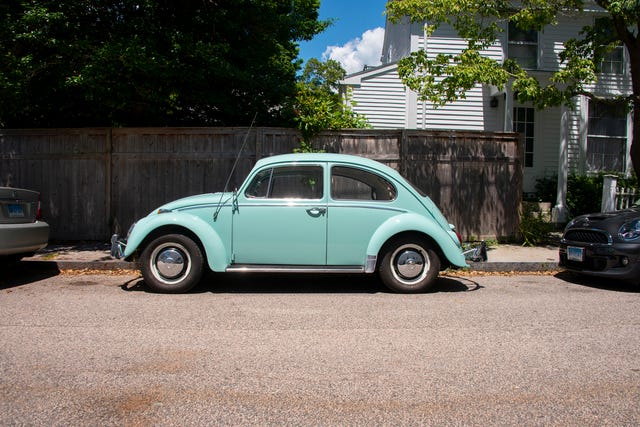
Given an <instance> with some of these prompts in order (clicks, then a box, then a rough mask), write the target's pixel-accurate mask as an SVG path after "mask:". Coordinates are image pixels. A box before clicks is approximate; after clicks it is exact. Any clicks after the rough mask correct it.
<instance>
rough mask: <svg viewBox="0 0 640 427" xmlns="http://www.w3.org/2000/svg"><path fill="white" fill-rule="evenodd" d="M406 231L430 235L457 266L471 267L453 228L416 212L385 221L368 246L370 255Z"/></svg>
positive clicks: (374, 254) (376, 252)
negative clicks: (447, 227) (443, 227)
mask: <svg viewBox="0 0 640 427" xmlns="http://www.w3.org/2000/svg"><path fill="white" fill-rule="evenodd" d="M405 232H418V233H422V234H426V235H428V236H430V237H431V238H432V239H433V240H434V241H435V242H436V244H437V245H438V246H439V247H440V249H441V250H442V253H443V254H444V256H445V257H446V258H447V260H448V261H449V262H450V263H451V264H452V265H454V266H456V267H469V265H467V263H466V261H465V259H464V254H463V253H462V248H460V246H459V245H458V244H457V243H456V242H457V237H456V235H455V233H454V232H453V231H451V230H443V229H442V227H441V226H440V225H439V224H438V223H436V222H435V221H434V220H432V219H430V218H428V217H425V216H422V215H418V214H415V213H406V214H401V215H397V216H394V217H393V218H390V219H388V220H387V221H386V222H384V223H383V224H382V225H381V226H380V227H378V229H377V230H376V232H375V233H374V234H373V236H372V238H371V240H370V241H369V246H368V247H367V255H368V256H377V255H378V254H379V253H380V249H382V246H383V245H384V244H385V243H386V242H387V241H388V240H389V239H390V238H392V237H393V236H395V235H397V234H400V233H405Z"/></svg>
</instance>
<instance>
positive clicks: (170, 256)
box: [150, 242, 191, 285]
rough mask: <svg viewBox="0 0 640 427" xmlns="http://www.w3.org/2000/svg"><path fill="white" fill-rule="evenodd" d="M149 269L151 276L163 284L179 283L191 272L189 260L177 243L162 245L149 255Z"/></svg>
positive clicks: (184, 250)
mask: <svg viewBox="0 0 640 427" xmlns="http://www.w3.org/2000/svg"><path fill="white" fill-rule="evenodd" d="M150 263H151V265H150V267H151V271H152V273H153V275H154V276H155V277H156V279H158V280H159V281H161V282H162V283H164V284H167V285H174V284H176V283H180V282H181V281H182V280H184V278H185V277H187V276H188V275H189V272H190V271H191V258H190V256H189V252H188V251H187V249H186V248H185V247H183V246H182V245H181V244H179V243H171V242H167V243H163V244H161V245H159V246H158V247H156V248H155V249H154V251H153V253H152V254H151V258H150Z"/></svg>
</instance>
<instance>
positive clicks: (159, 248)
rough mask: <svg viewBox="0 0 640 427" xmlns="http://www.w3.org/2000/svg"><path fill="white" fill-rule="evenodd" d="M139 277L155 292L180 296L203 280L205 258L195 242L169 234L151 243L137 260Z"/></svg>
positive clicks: (179, 235)
mask: <svg viewBox="0 0 640 427" xmlns="http://www.w3.org/2000/svg"><path fill="white" fill-rule="evenodd" d="M140 262H141V265H140V270H141V271H142V277H144V281H145V283H146V284H147V286H149V288H150V289H151V290H153V291H156V292H166V293H181V292H187V291H189V290H190V289H191V288H193V287H194V286H195V285H196V284H197V283H198V282H199V281H200V279H201V278H202V272H203V265H204V259H203V256H202V251H201V250H200V247H199V246H198V244H197V243H196V242H194V241H193V240H192V239H190V238H189V237H187V236H184V235H182V234H168V235H166V236H161V237H158V238H157V239H155V240H154V241H152V242H151V243H150V244H149V245H147V247H146V248H145V249H144V250H143V251H142V255H141V257H140Z"/></svg>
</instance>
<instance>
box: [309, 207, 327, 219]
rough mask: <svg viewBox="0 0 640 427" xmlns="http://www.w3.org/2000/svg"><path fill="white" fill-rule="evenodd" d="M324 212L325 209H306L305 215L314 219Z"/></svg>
mask: <svg viewBox="0 0 640 427" xmlns="http://www.w3.org/2000/svg"><path fill="white" fill-rule="evenodd" d="M326 212H327V209H325V208H311V209H307V213H308V214H309V215H310V216H312V217H314V218H318V217H319V216H321V215H324V214H325V213H326Z"/></svg>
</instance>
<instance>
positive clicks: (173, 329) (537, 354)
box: [0, 268, 640, 426]
mask: <svg viewBox="0 0 640 427" xmlns="http://www.w3.org/2000/svg"><path fill="white" fill-rule="evenodd" d="M639 291H640V289H639V288H637V287H632V286H630V285H628V286H627V285H620V284H615V285H613V284H611V285H602V284H601V283H599V282H598V281H576V280H575V279H574V278H573V277H572V276H566V275H562V274H561V275H559V276H526V275H521V276H486V277H461V278H455V277H447V278H440V279H439V282H438V285H437V287H436V289H435V290H434V292H431V293H428V294H423V295H397V294H392V293H388V292H387V291H386V290H385V289H384V288H383V287H382V286H381V285H380V284H379V283H378V282H377V281H376V280H371V279H370V278H368V279H363V278H361V277H344V276H328V277H327V276H324V277H323V276H320V277H304V276H303V277H300V276H298V277H282V276H276V277H273V276H271V277H269V276H250V277H242V276H240V277H238V276H236V277H220V276H212V277H209V278H208V281H207V283H205V284H203V285H201V286H200V287H199V288H197V289H196V290H195V292H193V293H190V294H187V295H158V294H152V293H148V292H146V291H145V289H144V286H143V283H142V282H141V281H140V280H139V279H137V278H136V276H135V275H69V274H57V272H55V271H49V272H47V271H39V272H27V271H24V269H22V270H21V269H20V268H18V269H14V270H13V271H12V272H9V273H8V274H5V275H4V277H2V278H0V343H2V346H1V349H0V396H2V397H1V398H0V425H3V426H12V425H35V426H39V425H47V426H49V425H60V426H62V425H64V426H68V425H165V426H172V425H181V426H182V425H261V426H268V425H277V426H282V425H315V426H325V425H367V426H368V425H382V424H384V425H411V426H415V425H483V426H484V425H545V426H548V425H563V426H567V425H575V426H584V425H598V426H601V425H616V426H621V425H638V424H640V406H639V404H638V403H639V402H640V345H639V344H640V332H639V330H638V329H639V327H640V317H639V313H640V293H639Z"/></svg>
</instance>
